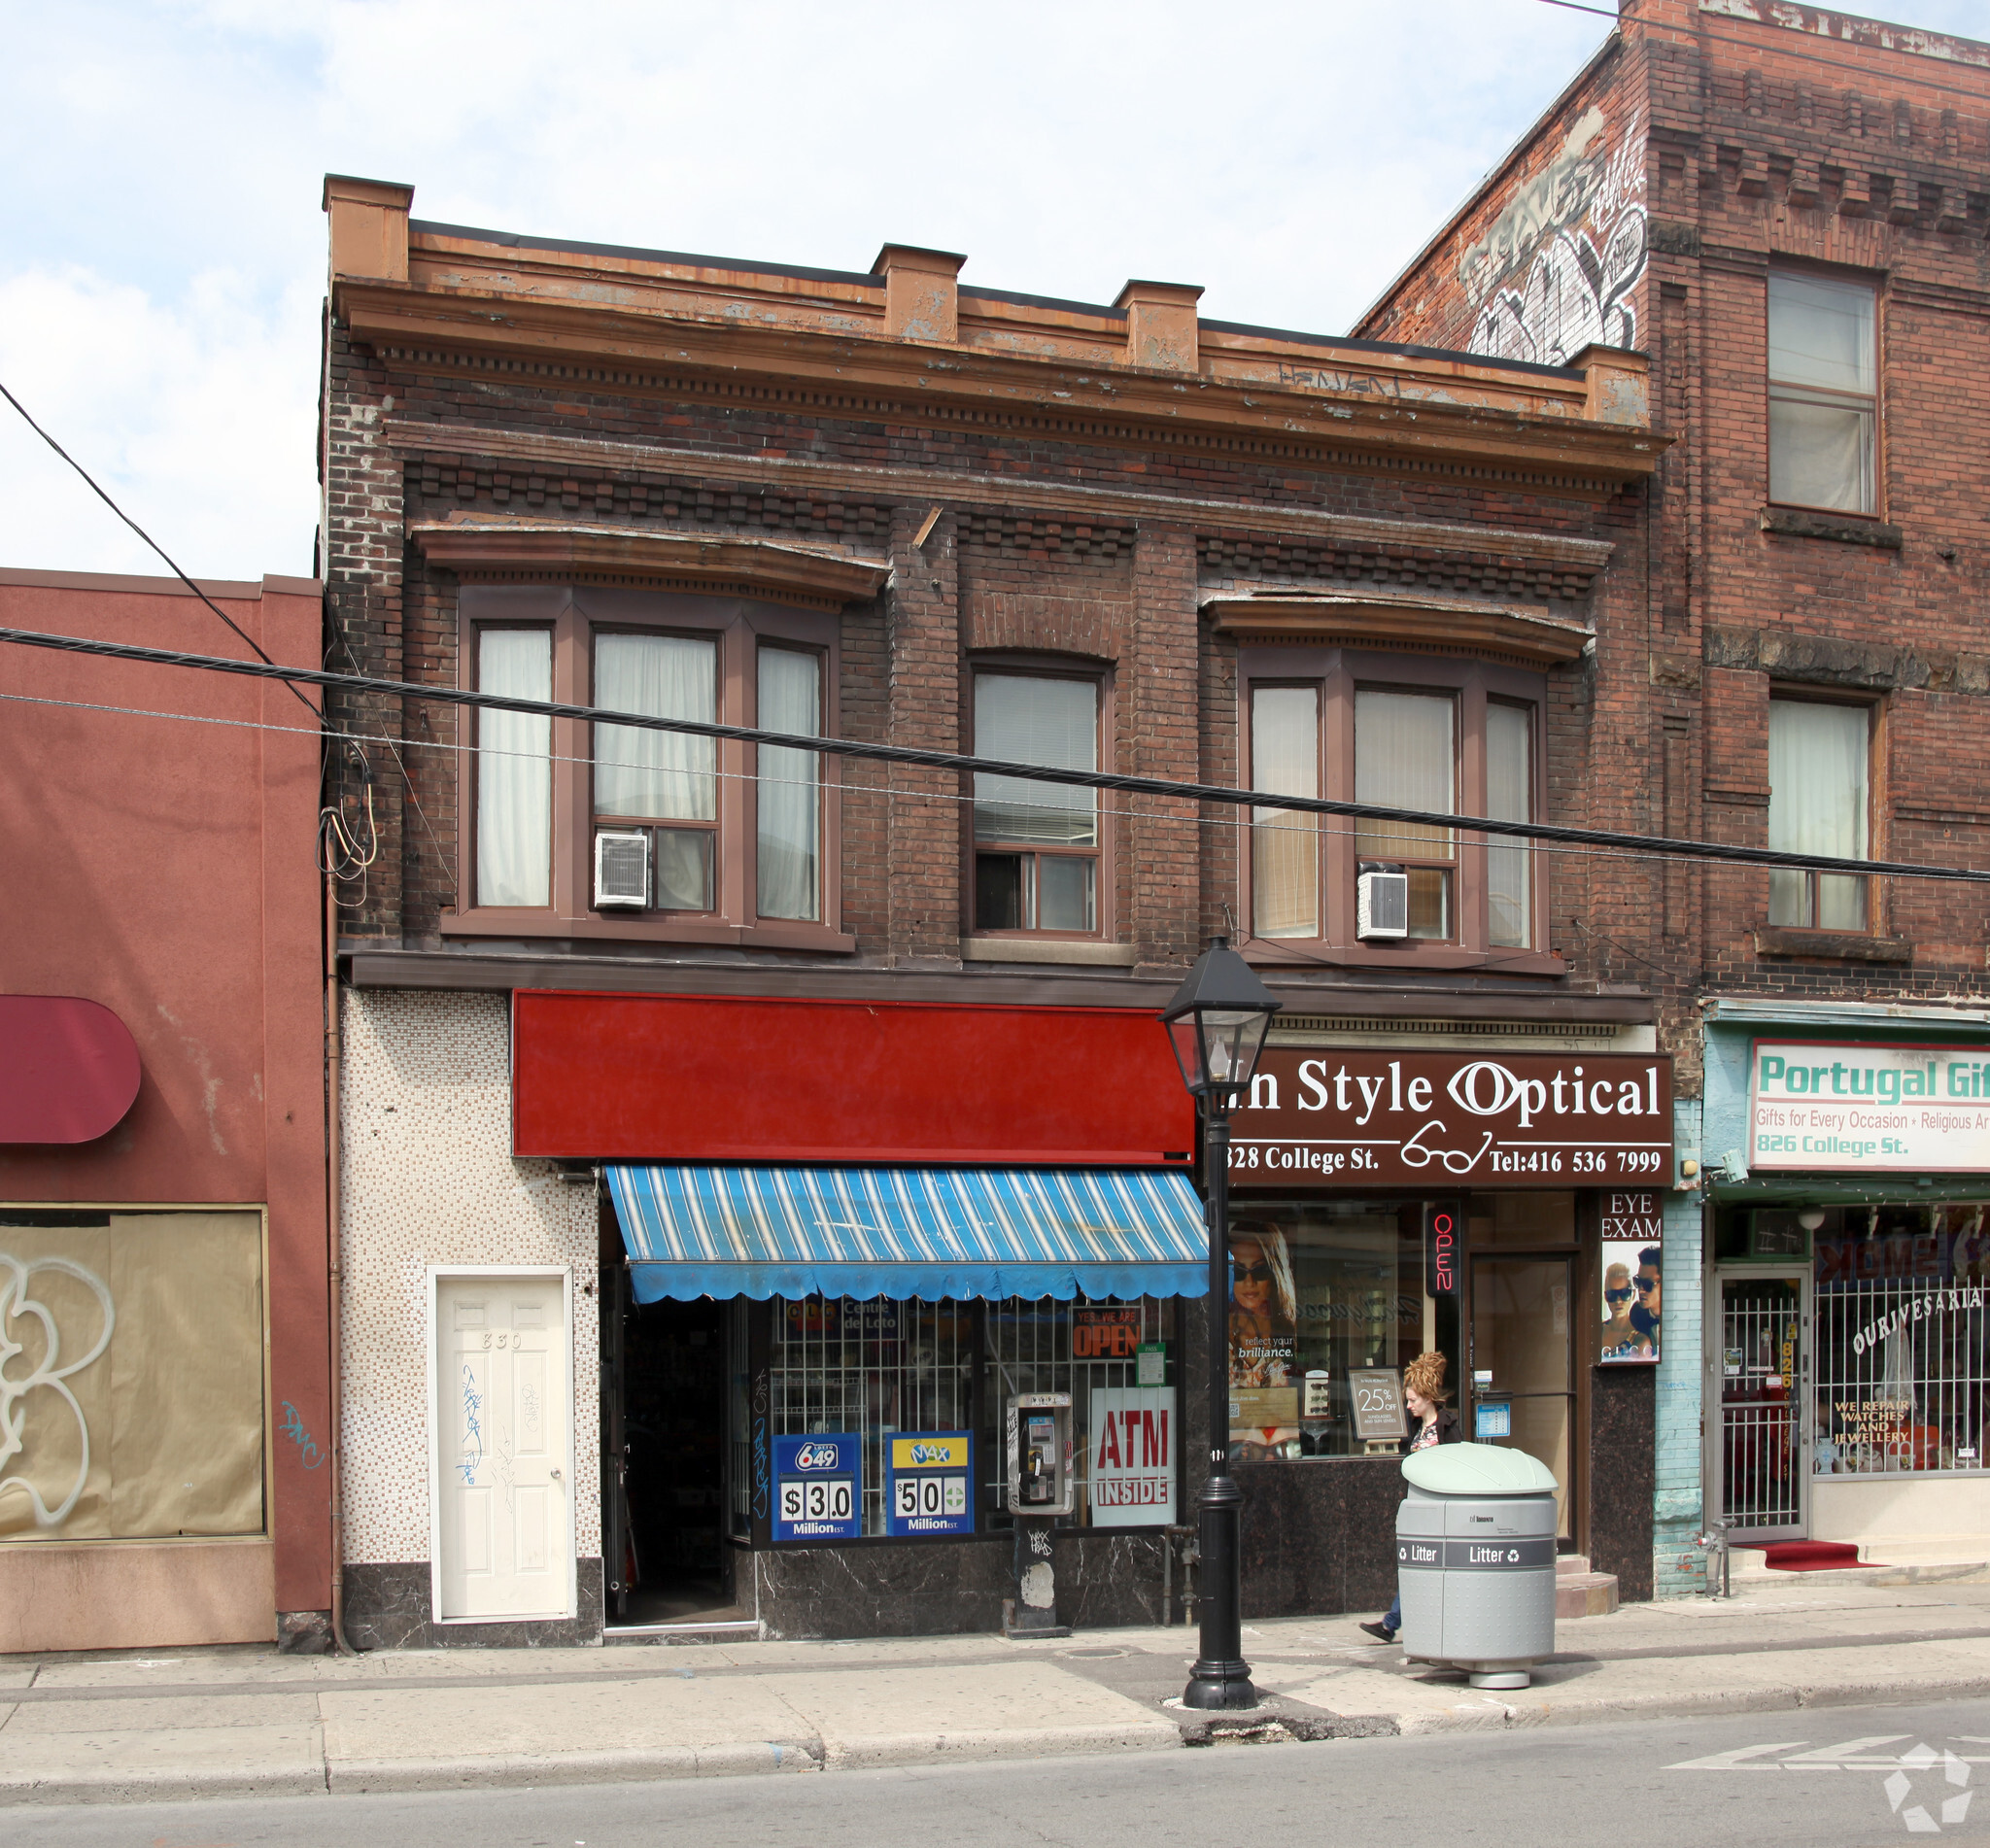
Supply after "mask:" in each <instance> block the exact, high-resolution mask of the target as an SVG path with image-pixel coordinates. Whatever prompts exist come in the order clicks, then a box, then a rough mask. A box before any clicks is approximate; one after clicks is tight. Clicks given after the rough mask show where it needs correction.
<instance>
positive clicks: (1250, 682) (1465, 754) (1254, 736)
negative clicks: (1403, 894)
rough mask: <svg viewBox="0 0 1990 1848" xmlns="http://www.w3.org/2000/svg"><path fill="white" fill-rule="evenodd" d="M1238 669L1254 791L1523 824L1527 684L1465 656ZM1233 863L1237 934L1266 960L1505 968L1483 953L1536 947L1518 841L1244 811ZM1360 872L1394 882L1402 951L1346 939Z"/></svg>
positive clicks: (1530, 708) (1330, 658)
mask: <svg viewBox="0 0 1990 1848" xmlns="http://www.w3.org/2000/svg"><path fill="white" fill-rule="evenodd" d="M1239 668H1240V673H1241V676H1242V681H1243V687H1244V697H1243V700H1242V702H1241V703H1242V715H1243V717H1244V720H1245V728H1246V736H1245V740H1244V748H1245V752H1246V754H1247V757H1248V766H1249V767H1248V769H1247V770H1246V772H1245V773H1246V776H1247V778H1248V780H1249V782H1250V785H1251V787H1252V788H1253V789H1256V790H1262V791H1263V792H1265V794H1266V795H1268V796H1272V797H1278V796H1296V797H1307V798H1318V797H1321V796H1326V797H1337V798H1340V799H1341V800H1344V801H1346V800H1352V801H1355V802H1359V803H1370V804H1375V805H1376V806H1378V807H1387V808H1408V809H1421V810H1423V811H1424V812H1425V813H1430V814H1467V815H1485V816H1487V817H1489V818H1491V819H1493V820H1497V821H1532V820H1533V819H1535V815H1536V797H1535V790H1536V788H1537V787H1538V782H1539V766H1538V759H1539V752H1540V736H1539V729H1538V728H1539V713H1540V708H1541V700H1542V696H1543V692H1544V687H1543V683H1542V681H1541V678H1540V676H1538V675H1536V674H1531V673H1528V672H1527V671H1525V670H1523V669H1519V668H1507V667H1494V666H1492V665H1490V664H1486V663H1480V662H1474V661H1469V660H1464V659H1459V660H1457V661H1448V660H1444V659H1442V658H1435V659H1433V658H1424V659H1409V658H1403V657H1390V656H1386V655H1381V654H1371V653H1368V652H1366V651H1356V650H1354V649H1341V648H1321V647H1312V648H1304V647H1298V646H1289V647H1280V646H1263V647H1252V646H1247V647H1245V648H1243V649H1242V650H1241V651H1240V655H1239ZM1247 866H1248V869H1249V873H1248V876H1249V884H1250V890H1249V893H1248V911H1247V914H1248V915H1249V917H1250V919H1251V934H1252V937H1253V938H1254V939H1256V940H1258V941H1259V943H1260V945H1261V946H1263V948H1264V949H1265V950H1266V951H1267V952H1268V953H1275V952H1273V946H1275V945H1281V944H1285V945H1289V946H1290V952H1291V953H1292V954H1293V955H1294V956H1297V957H1305V958H1314V957H1318V956H1319V955H1320V954H1321V953H1322V952H1327V953H1330V954H1331V955H1332V956H1333V957H1334V958H1335V959H1337V960H1352V961H1372V960H1377V959H1383V960H1392V961H1398V962H1400V961H1402V960H1404V959H1405V958H1408V959H1410V960H1417V959H1422V960H1425V961H1433V960H1434V961H1435V962H1437V963H1439V964H1440V965H1442V966H1446V967H1464V966H1467V965H1468V964H1470V963H1472V962H1474V961H1486V960H1494V961H1498V962H1500V963H1504V964H1511V963H1513V962H1515V961H1516V960H1517V959H1516V958H1514V957H1513V956H1511V955H1501V956H1498V957H1496V958H1495V957H1492V956H1491V952H1492V951H1495V950H1497V951H1503V952H1513V951H1519V952H1523V953H1526V952H1534V951H1537V950H1538V947H1539V944H1540V925H1539V918H1540V915H1541V907H1542V903H1543V898H1542V893H1541V890H1540V877H1541V874H1540V867H1539V857H1538V856H1537V855H1536V854H1535V853H1534V852H1533V850H1532V849H1531V848H1530V847H1529V846H1528V845H1527V843H1526V842H1525V841H1520V840H1511V839H1501V838H1497V837H1486V836H1481V835H1478V834H1475V833H1471V832H1468V831H1464V830H1460V829H1456V828H1448V827H1445V826H1443V825H1441V824H1439V823H1433V822H1390V821H1359V820H1357V821H1343V820H1337V819H1335V818H1332V817H1321V816H1318V815H1311V814H1307V813H1305V812H1303V811H1300V810H1295V809H1286V808H1281V807H1278V806H1276V805H1274V804H1266V805H1265V806H1263V807H1259V808H1256V809H1254V810H1253V811H1252V824H1251V845H1250V854H1249V856H1248V860H1247ZM1365 866H1381V867H1385V868H1388V869H1391V870H1394V869H1400V870H1401V871H1402V872H1403V873H1405V874H1406V875H1407V878H1408V886H1409V917H1408V940H1407V941H1404V942H1393V941H1385V942H1375V943H1370V942H1363V941H1359V940H1357V939H1356V937H1355V879H1356V875H1357V873H1358V871H1359V870H1360V869H1361V868H1362V867H1365ZM1309 945H1310V947H1308V946H1309ZM1543 966H1544V967H1546V966H1547V963H1546V959H1545V958H1544V959H1543Z"/></svg>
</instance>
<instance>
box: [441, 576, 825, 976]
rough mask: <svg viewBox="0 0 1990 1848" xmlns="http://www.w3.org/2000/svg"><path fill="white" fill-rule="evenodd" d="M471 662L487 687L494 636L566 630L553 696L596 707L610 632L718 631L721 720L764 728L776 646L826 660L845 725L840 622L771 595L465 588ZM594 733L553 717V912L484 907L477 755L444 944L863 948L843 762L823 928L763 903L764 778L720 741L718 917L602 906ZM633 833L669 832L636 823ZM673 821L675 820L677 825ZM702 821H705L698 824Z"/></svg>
mask: <svg viewBox="0 0 1990 1848" xmlns="http://www.w3.org/2000/svg"><path fill="white" fill-rule="evenodd" d="M457 628H458V660H459V663H460V676H461V680H462V682H463V684H466V685H467V684H471V683H473V681H474V676H475V670H476V662H477V658H478V640H477V638H478V636H479V634H480V633H481V632H482V631H483V630H485V629H487V628H488V629H547V630H550V631H551V632H552V635H553V699H554V700H555V701H556V702H563V703H572V704H581V705H585V704H589V703H592V695H593V682H594V660H595V655H594V642H595V636H596V635H597V633H601V632H610V633H613V632H620V633H648V634H679V635H694V636H701V637H703V636H709V637H711V638H713V639H714V640H715V641H716V643H717V672H718V688H717V693H718V718H719V722H720V723H721V724H728V725H742V726H752V725H754V724H755V722H756V719H757V715H758V704H759V673H758V669H759V649H760V646H761V645H762V643H763V642H765V643H770V644H772V645H774V646H777V647H784V648H791V649H794V650H796V651H797V652H800V653H806V654H813V655H815V656H816V657H817V658H818V659H819V660H820V662H821V664H822V666H821V676H822V678H821V708H820V710H821V729H822V732H823V734H824V736H835V735H836V731H837V724H838V714H837V702H838V688H839V682H840V669H841V645H840V640H839V633H838V632H839V629H840V623H839V620H838V618H837V617H836V616H834V615H832V614H827V613H818V612H815V611H811V610H806V609H800V608H795V607H791V606H789V605H786V604H781V603H775V602H771V601H764V600H761V599H754V598H746V597H737V596H720V595H703V594H698V593H692V592H684V593H677V592H666V591H648V590H639V589H635V588H630V587H626V586H621V585H594V584H478V583H469V584H464V585H463V587H462V589H461V591H460V593H459V598H458V606H457ZM591 731H592V726H591V723H590V722H589V721H587V720H582V719H563V718H556V719H554V720H553V721H552V742H551V749H552V758H553V764H552V786H553V800H552V810H553V848H552V855H553V861H552V892H551V898H552V902H551V904H549V905H547V906H544V907H486V906H478V905H477V904H476V903H475V893H476V885H475V877H476V833H477V784H476V775H475V770H476V760H475V755H474V752H470V753H466V754H465V755H466V756H467V757H468V758H469V762H468V764H467V765H466V766H465V771H466V773H465V774H464V775H463V782H462V787H463V793H464V801H463V806H462V818H461V825H460V827H459V829H458V834H457V863H458V865H457V876H458V879H459V884H458V888H457V889H458V892H459V894H460V895H461V898H462V901H463V902H462V903H460V904H459V906H458V907H457V908H456V909H455V910H454V911H447V910H446V911H444V913H443V914H442V918H441V923H440V930H441V933H442V935H443V936H444V937H468V938H480V937H511V938H519V937H525V938H562V939H593V940H597V941H623V942H682V943H724V944H739V945H743V946H747V947H759V948H769V949H813V950H828V951H842V952H849V951H853V950H854V949H855V948H856V940H855V938H854V937H853V936H850V935H848V934H846V933H845V932H843V930H842V929H841V854H840V851H839V840H840V837H841V781H840V777H839V772H838V764H839V760H837V759H836V758H834V757H829V756H824V757H822V758H820V759H819V760H818V763H819V766H820V775H821V780H820V784H819V788H820V792H821V794H820V799H819V803H818V807H817V828H818V830H819V836H818V838H819V843H820V846H819V853H818V858H817V876H818V878H819V880H820V910H821V917H820V920H819V921H806V920H796V919H787V918H763V917H761V916H760V915H759V913H758V911H757V909H756V908H755V907H756V905H757V893H756V890H755V888H756V883H757V871H758V841H759V830H758V804H757V800H756V786H755V784H754V783H753V781H752V773H753V770H754V768H755V766H754V762H753V759H754V756H755V752H754V748H753V747H752V746H751V745H747V744H739V743H736V742H733V741H731V740H727V739H722V740H720V741H719V744H718V749H717V753H716V761H715V763H714V767H713V768H714V770H715V772H716V774H717V778H718V787H717V800H716V803H715V809H716V816H715V820H714V821H713V823H712V824H711V827H712V831H713V836H714V840H713V860H714V865H713V878H712V897H713V905H712V908H711V909H710V910H709V911H703V912H698V911H656V910H651V911H641V912H635V913H633V914H623V913H616V912H602V911H598V910H596V909H595V908H594V904H593V901H594V836H595V827H596V823H597V821H598V819H607V818H605V817H598V816H597V814H596V811H595V806H594V777H593V763H592V760H593V756H594V746H593V739H592V736H591ZM632 825H638V826H639V825H655V824H641V823H634V824H632ZM666 825H670V824H666ZM688 825H690V826H694V827H702V826H704V825H705V824H703V823H691V824H688Z"/></svg>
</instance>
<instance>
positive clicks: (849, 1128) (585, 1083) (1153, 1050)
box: [512, 990, 1195, 1167]
mask: <svg viewBox="0 0 1990 1848" xmlns="http://www.w3.org/2000/svg"><path fill="white" fill-rule="evenodd" d="M512 1010H513V1012H512V1021H513V1036H512V1149H513V1152H514V1153H516V1154H520V1155H554V1156H564V1157H568V1158H574V1159H583V1160H595V1161H604V1160H605V1161H783V1162H837V1163H850V1162H922V1163H960V1164H967V1163H978V1162H986V1163H990V1164H1000V1165H1010V1166H1036V1165H1040V1164H1041V1165H1061V1164H1072V1165H1085V1166H1096V1167H1147V1166H1155V1167H1159V1166H1164V1165H1165V1166H1172V1165H1175V1164H1177V1163H1179V1164H1181V1165H1182V1166H1184V1167H1185V1166H1186V1165H1187V1162H1188V1156H1189V1151H1190V1150H1192V1149H1193V1148H1194V1146H1195V1111H1194V1106H1193V1105H1192V1104H1191V1103H1190V1102H1189V1098H1188V1093H1187V1092H1186V1091H1184V1089H1183V1088H1182V1076H1181V1074H1180V1073H1179V1072H1178V1071H1177V1070H1176V1067H1175V1058H1174V1054H1173V1053H1172V1052H1171V1051H1170V1050H1169V1049H1168V1036H1167V1035H1166V1034H1165V1033H1164V1032H1163V1031H1162V1030H1161V1026H1160V1022H1159V1021H1158V1019H1156V1017H1155V1016H1154V1015H1153V1014H1152V1013H1149V1012H1148V1011H1146V1010H1134V1009H1119V1008H1022V1007H1012V1006H973V1007H955V1006H948V1005H944V1004H940V1003H932V1002H905V1001H896V1002H894V1001H868V1002H867V1001H815V1000H810V1001H789V1000H780V1001H774V1000H761V999H743V998H727V999H723V1000H721V999H716V998H711V999H707V998H704V997H693V996H679V995H603V994H575V993H547V992H544V991H534V990H520V991H519V992H518V993H517V994H516V995H515V996H514V997H513V1001H512Z"/></svg>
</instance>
